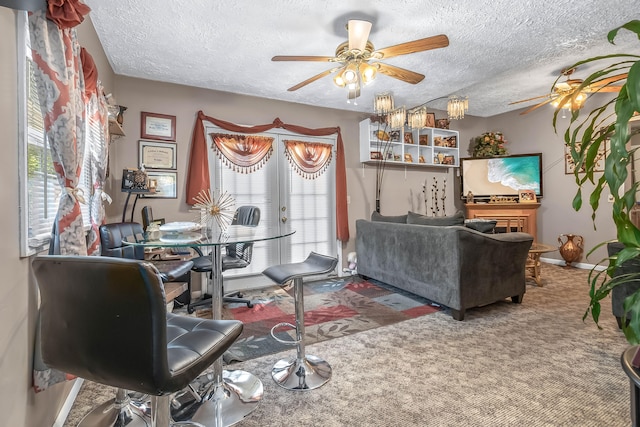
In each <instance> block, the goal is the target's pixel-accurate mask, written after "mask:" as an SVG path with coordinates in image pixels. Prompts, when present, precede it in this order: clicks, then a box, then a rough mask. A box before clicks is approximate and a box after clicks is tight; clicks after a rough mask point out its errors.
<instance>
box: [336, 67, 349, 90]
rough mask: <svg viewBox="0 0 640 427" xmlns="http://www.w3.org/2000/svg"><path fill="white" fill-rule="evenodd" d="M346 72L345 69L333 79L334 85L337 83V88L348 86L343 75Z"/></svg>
mask: <svg viewBox="0 0 640 427" xmlns="http://www.w3.org/2000/svg"><path fill="white" fill-rule="evenodd" d="M343 72H344V69H342V70H340V71H338V72H337V73H336V75H335V76H334V77H333V83H335V85H336V86H338V87H345V86H346V84H347V83H346V82H345V81H344V79H343V78H342V73H343Z"/></svg>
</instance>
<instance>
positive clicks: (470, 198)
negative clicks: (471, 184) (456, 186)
mask: <svg viewBox="0 0 640 427" xmlns="http://www.w3.org/2000/svg"><path fill="white" fill-rule="evenodd" d="M467 203H473V193H472V192H471V191H469V192H468V193H467Z"/></svg>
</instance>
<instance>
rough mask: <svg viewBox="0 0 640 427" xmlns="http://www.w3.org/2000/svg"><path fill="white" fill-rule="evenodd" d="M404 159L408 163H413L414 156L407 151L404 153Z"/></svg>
mask: <svg viewBox="0 0 640 427" xmlns="http://www.w3.org/2000/svg"><path fill="white" fill-rule="evenodd" d="M404 161H405V162H407V163H413V156H412V155H411V154H409V153H405V155H404Z"/></svg>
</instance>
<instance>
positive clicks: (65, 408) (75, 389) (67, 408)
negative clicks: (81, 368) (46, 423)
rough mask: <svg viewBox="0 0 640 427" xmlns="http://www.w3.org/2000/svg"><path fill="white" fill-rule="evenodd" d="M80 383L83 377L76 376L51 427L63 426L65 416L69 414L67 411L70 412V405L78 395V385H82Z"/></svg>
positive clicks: (82, 381) (65, 419)
mask: <svg viewBox="0 0 640 427" xmlns="http://www.w3.org/2000/svg"><path fill="white" fill-rule="evenodd" d="M82 383H84V378H76V379H75V382H74V383H73V386H72V387H71V391H70V392H69V394H68V395H67V398H66V399H65V401H64V405H62V408H60V412H58V416H57V417H56V421H55V422H54V423H53V426H52V427H63V426H64V423H65V422H66V421H67V417H68V416H69V412H71V407H72V406H73V404H74V403H75V401H76V398H77V397H78V393H80V387H82Z"/></svg>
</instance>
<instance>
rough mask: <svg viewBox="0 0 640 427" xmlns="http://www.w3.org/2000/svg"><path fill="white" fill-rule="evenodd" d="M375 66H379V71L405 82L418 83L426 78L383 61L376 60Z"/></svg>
mask: <svg viewBox="0 0 640 427" xmlns="http://www.w3.org/2000/svg"><path fill="white" fill-rule="evenodd" d="M371 65H374V66H377V67H378V71H379V72H381V73H382V74H385V75H387V76H389V77H393V78H394V79H398V80H402V81H403V82H407V83H411V84H417V83H420V82H421V81H422V79H424V75H422V74H419V73H416V72H413V71H409V70H405V69H404V68H400V67H396V66H394V65H389V64H383V63H382V62H374V63H373V64H371Z"/></svg>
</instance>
